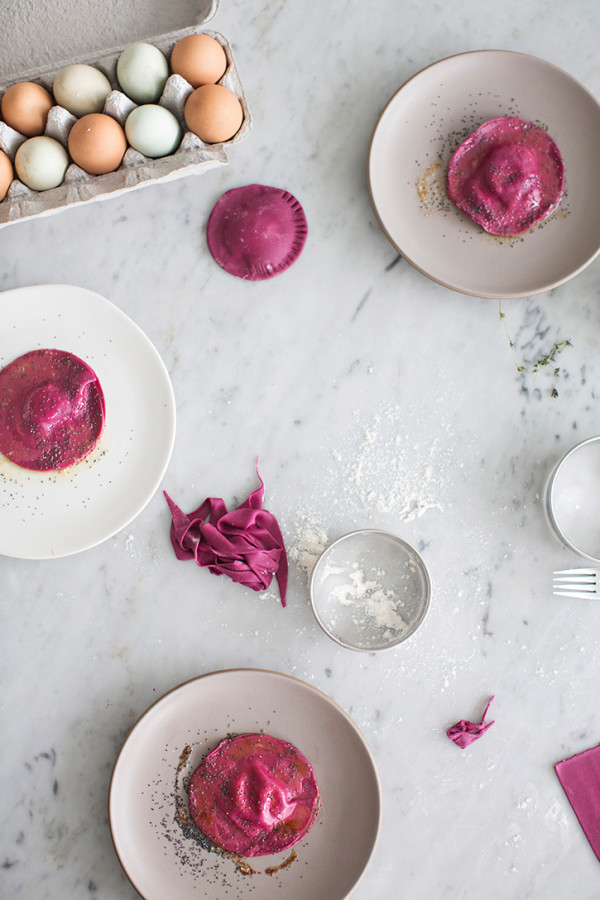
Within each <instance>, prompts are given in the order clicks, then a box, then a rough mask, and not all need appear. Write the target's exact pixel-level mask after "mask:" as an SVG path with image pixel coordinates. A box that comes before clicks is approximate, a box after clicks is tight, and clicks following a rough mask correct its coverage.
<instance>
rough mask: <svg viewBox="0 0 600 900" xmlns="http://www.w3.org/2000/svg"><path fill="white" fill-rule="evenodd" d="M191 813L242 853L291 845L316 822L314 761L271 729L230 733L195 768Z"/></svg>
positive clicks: (209, 833) (217, 839)
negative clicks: (269, 732) (231, 734)
mask: <svg viewBox="0 0 600 900" xmlns="http://www.w3.org/2000/svg"><path fill="white" fill-rule="evenodd" d="M189 800H190V814H191V816H192V818H193V820H194V822H195V823H196V825H197V826H198V828H199V829H200V831H202V833H203V834H205V835H206V837H208V838H209V839H210V840H211V841H212V842H213V843H214V844H215V845H216V846H217V847H220V848H221V849H222V850H226V851H228V852H230V853H235V854H236V855H237V856H250V857H253V856H265V855H268V854H271V853H279V852H280V851H282V850H287V848H288V847H291V846H292V844H295V843H297V841H299V840H301V838H303V837H304V836H305V835H306V834H307V832H308V831H309V829H310V828H311V827H312V825H313V824H314V822H315V820H316V818H317V815H318V812H319V807H320V796H319V789H318V786H317V781H316V779H315V775H314V772H313V769H312V766H311V764H310V763H309V761H308V760H307V759H306V758H305V757H304V756H303V755H302V753H300V751H299V750H298V749H297V748H296V747H294V745H293V744H290V743H289V742H288V741H283V740H280V739H279V738H275V737H271V736H270V735H268V734H239V735H237V736H236V737H231V738H226V739H225V740H223V741H221V743H220V744H219V745H218V747H217V748H216V749H215V750H213V751H212V753H209V754H208V756H207V757H206V759H205V760H204V762H202V763H201V765H200V766H199V767H198V768H197V769H196V771H195V772H194V774H193V775H192V777H191V780H190V785H189Z"/></svg>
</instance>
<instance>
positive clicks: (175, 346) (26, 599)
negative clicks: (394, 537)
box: [0, 0, 600, 900]
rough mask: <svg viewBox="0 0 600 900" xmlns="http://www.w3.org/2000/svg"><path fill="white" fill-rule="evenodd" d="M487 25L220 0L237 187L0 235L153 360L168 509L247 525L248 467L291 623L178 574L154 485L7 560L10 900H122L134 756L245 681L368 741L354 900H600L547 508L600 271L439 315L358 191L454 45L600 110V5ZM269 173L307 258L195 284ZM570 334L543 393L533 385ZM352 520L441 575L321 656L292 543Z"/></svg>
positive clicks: (588, 625)
mask: <svg viewBox="0 0 600 900" xmlns="http://www.w3.org/2000/svg"><path fill="white" fill-rule="evenodd" d="M482 10H483V5H482V4H480V3H477V2H474V0H468V2H466V3H464V2H461V3H458V2H457V0H448V2H447V3H444V4H442V3H430V4H428V6H427V8H426V9H425V8H424V7H423V5H422V4H418V3H416V2H405V3H395V2H392V0H377V2H375V3H373V4H370V5H369V4H365V3H358V2H354V0H352V2H344V3H342V2H341V0H330V2H329V3H327V4H325V5H323V4H307V3H299V2H293V0H281V2H277V3H275V2H269V0H259V2H256V3H254V4H250V5H249V4H245V3H242V2H240V0H221V5H220V9H219V12H218V14H217V16H216V18H215V20H214V22H213V23H212V27H214V28H215V29H216V30H219V31H221V32H223V33H224V34H225V35H226V36H227V38H228V39H229V40H230V41H231V43H232V45H233V48H234V52H235V55H236V62H237V65H238V69H239V72H240V76H241V79H242V82H243V84H244V89H245V91H246V95H247V98H248V102H249V104H250V107H251V109H252V113H253V118H254V126H253V130H252V132H251V134H250V136H249V137H248V139H247V140H246V141H245V142H243V143H241V144H239V145H238V146H236V147H235V148H233V150H232V151H231V153H230V163H229V165H228V166H227V167H224V168H222V169H215V170H213V171H211V172H209V173H207V174H205V175H203V176H200V177H190V178H186V179H183V180H182V181H178V182H173V183H170V184H163V185H155V186H152V187H149V188H145V189H143V190H140V191H136V192H132V193H131V194H130V195H124V196H122V197H119V198H117V199H114V200H109V201H105V202H99V203H93V204H90V205H87V206H84V207H79V208H75V209H72V210H69V211H67V212H64V213H61V214H58V215H55V216H52V217H49V218H47V219H39V220H34V221H29V222H24V223H21V224H16V225H12V226H10V227H8V228H5V229H3V230H2V231H1V232H0V251H1V252H0V256H1V259H2V264H1V265H0V288H2V289H9V288H13V287H18V286H21V285H26V284H35V283H61V282H65V283H72V284H78V285H82V286H84V287H88V288H90V289H92V290H95V291H97V292H99V293H100V294H103V295H104V296H106V297H108V298H109V299H110V300H112V301H113V302H114V303H115V304H117V305H118V306H119V307H121V308H122V309H123V310H124V311H125V312H126V313H127V314H128V315H129V316H131V317H132V318H133V319H134V320H135V321H136V322H137V323H138V324H139V325H140V327H141V328H142V329H144V331H145V332H146V333H147V334H148V335H149V337H150V338H151V340H152V341H153V342H154V344H155V345H156V347H157V349H158V350H159V352H160V353H161V355H162V357H163V359H164V361H165V363H166V365H167V367H168V369H169V372H170V374H171V378H172V381H173V386H174V390H175V395H176V399H177V416H178V424H177V439H176V444H175V449H174V453H173V457H172V460H171V463H170V465H169V467H168V470H167V472H166V475H165V478H164V481H163V484H162V486H161V487H163V488H164V489H166V490H167V491H168V492H169V493H170V494H171V496H172V497H173V498H174V499H175V500H176V501H177V502H178V503H180V504H181V506H182V507H184V508H193V507H194V506H195V505H196V504H197V503H199V502H200V501H201V500H202V499H203V498H204V497H205V496H208V495H212V496H222V497H224V498H225V499H226V501H227V502H228V503H230V504H233V503H236V502H240V501H241V500H242V499H244V498H245V497H246V496H247V495H248V492H249V491H250V490H252V489H253V488H254V487H255V486H256V479H255V472H254V466H255V460H256V459H257V458H258V460H259V467H260V473H261V475H262V477H263V478H264V481H265V485H266V497H265V505H266V506H267V508H269V509H271V510H272V511H273V512H274V513H275V514H276V515H277V517H278V519H279V521H280V524H281V526H282V529H283V531H284V535H285V538H286V542H287V545H288V550H289V551H290V557H291V571H290V591H289V605H288V608H287V609H286V610H282V609H281V608H280V606H279V601H278V597H277V593H276V591H275V590H274V589H273V588H271V589H270V590H269V591H267V592H265V593H264V594H254V593H253V592H251V591H249V590H247V589H244V588H240V587H239V586H237V585H234V584H233V583H231V582H229V581H227V580H225V579H222V578H215V577H213V576H211V575H210V574H209V573H208V572H206V571H200V570H199V569H198V568H197V567H195V566H193V565H192V564H182V563H179V562H177V561H176V559H175V557H174V555H173V553H172V551H171V547H170V543H169V534H168V530H169V516H168V510H167V507H166V504H165V502H164V499H163V497H162V493H161V492H160V491H159V492H158V493H157V494H156V495H155V496H154V497H153V498H152V500H151V501H150V502H149V504H148V505H147V507H146V508H145V509H144V511H143V512H142V513H141V514H140V515H139V516H138V517H137V518H136V519H135V520H134V521H133V522H132V523H131V524H130V525H129V526H128V527H127V528H126V529H124V530H123V531H122V532H119V533H118V534H116V535H114V536H113V537H111V538H109V539H108V540H107V541H105V542H104V543H103V544H101V545H99V546H98V547H96V548H93V549H92V550H89V551H86V552H85V553H82V554H79V555H77V556H73V557H69V558H64V559H58V560H54V561H50V562H36V561H23V560H15V559H8V558H0V585H1V590H0V642H1V647H2V652H1V653H0V679H1V684H2V695H1V700H0V710H1V719H0V721H1V725H0V728H1V734H2V748H3V753H2V760H3V765H2V782H1V784H2V796H3V805H2V845H1V854H0V861H1V864H2V867H1V868H0V895H1V896H2V897H7V898H11V900H32V898H34V897H35V898H36V900H45V898H57V897H74V898H80V897H88V896H89V897H92V898H102V900H132V898H134V897H135V896H137V894H136V892H135V891H134V889H133V888H132V887H131V886H130V884H129V883H128V881H127V879H126V878H125V876H124V875H123V873H122V870H121V868H120V865H119V863H118V860H117V858H116V856H115V854H114V851H113V848H112V844H111V839H110V833H109V829H108V823H107V791H108V785H109V779H110V774H111V769H112V765H113V762H114V759H115V757H116V754H117V752H118V749H119V747H120V745H121V742H122V740H123V738H124V736H125V735H126V733H127V731H128V729H129V727H130V726H131V725H132V724H133V722H134V721H135V720H136V718H137V717H138V716H139V715H140V714H141V713H142V712H143V711H144V710H145V709H146V707H147V706H148V705H149V704H150V703H151V702H152V701H153V700H155V699H156V698H157V697H158V696H160V695H161V694H162V693H164V692H165V691H167V690H169V689H170V688H172V687H173V686H174V685H176V684H178V683H180V682H181V681H183V680H185V679H188V678H191V677H193V676H195V675H198V674H201V673H203V672H208V671H211V670H215V669H220V668H229V667H238V666H240V667H244V666H250V667H264V668H269V669H274V670H278V671H282V672H286V673H289V674H293V675H296V676H298V677H299V678H301V679H304V680H306V681H308V682H310V683H312V684H314V685H316V686H317V687H319V688H321V689H322V690H324V691H325V692H326V693H328V694H329V695H330V696H332V697H333V698H334V699H335V700H336V701H337V702H338V703H339V704H341V706H342V707H344V708H345V709H346V710H347V711H348V712H349V713H350V714H351V715H352V716H353V718H354V720H355V721H356V723H357V724H358V725H359V727H360V728H361V729H362V730H363V732H364V734H365V736H366V738H367V739H368V741H369V743H370V745H371V747H372V749H373V752H374V754H375V757H376V759H377V762H378V765H379V768H380V772H381V777H382V783H383V790H384V821H383V830H382V836H381V840H380V844H379V846H378V848H377V851H376V853H375V856H374V859H373V862H372V864H371V866H370V868H369V869H368V871H367V873H366V874H365V876H364V879H363V881H362V882H361V883H360V885H359V886H358V888H357V889H356V892H355V894H354V895H353V896H355V897H356V900H367V898H374V897H377V898H382V900H393V898H395V897H397V896H398V892H399V890H401V892H402V895H403V896H406V897H409V898H410V900H434V898H435V900H438V898H439V900H446V898H448V900H475V898H478V897H480V896H482V893H483V894H485V896H486V897H490V898H492V897H493V898H498V900H524V898H535V900H554V898H556V900H559V898H563V897H565V896H576V897H577V898H581V900H592V898H596V897H598V896H600V886H599V885H600V881H599V877H600V869H599V868H598V861H597V860H596V858H595V857H594V855H593V853H592V851H591V849H590V847H589V845H588V843H587V841H586V839H585V837H584V835H583V833H582V832H581V829H580V827H579V825H578V823H577V821H576V819H575V817H574V815H573V813H572V811H571V809H570V807H569V805H568V803H567V801H566V798H565V796H564V794H563V792H562V790H561V788H560V785H559V783H558V780H557V779H556V776H555V774H554V770H553V765H554V763H555V762H557V761H559V760H560V759H562V758H564V757H566V756H570V755H572V754H574V753H576V752H579V751H581V750H584V749H586V748H587V747H590V746H593V745H595V744H597V743H598V742H599V741H600V717H599V715H598V713H597V712H596V709H595V706H596V704H595V701H596V694H597V690H596V686H597V684H598V682H599V677H600V652H599V650H600V646H599V635H600V625H599V622H598V617H599V616H600V607H599V606H597V605H594V603H582V602H569V601H566V600H564V599H561V598H556V597H552V595H551V593H550V573H551V571H552V569H554V568H559V567H566V566H571V565H576V564H578V559H577V558H576V557H574V556H573V554H571V553H569V552H568V551H567V550H566V549H564V548H562V547H561V545H560V544H559V543H558V542H557V540H556V539H555V538H554V537H553V535H552V533H551V532H550V530H549V528H548V526H547V524H546V522H545V519H544V515H543V495H544V487H545V483H546V479H547V477H548V474H549V472H550V469H551V468H552V466H553V464H554V463H555V462H556V460H557V459H558V458H559V457H560V455H561V454H562V453H563V452H564V451H565V450H567V449H568V448H569V447H570V446H571V445H572V444H574V443H575V442H577V441H578V440H581V439H583V438H585V437H588V436H591V435H593V434H597V433H598V432H600V410H599V408H598V406H597V397H598V393H599V392H600V355H599V353H598V349H599V342H598V335H599V334H600V306H599V305H598V296H599V294H600V265H599V264H598V262H596V263H594V264H592V265H591V266H590V267H589V268H588V269H586V270H585V271H584V272H583V273H582V274H580V275H579V276H578V277H577V278H576V279H574V280H573V281H571V282H568V283H567V284H565V285H563V286H562V287H560V288H558V289H556V290H555V291H551V292H549V293H547V294H543V295H540V296H537V297H532V298H525V299H522V300H513V301H503V302H502V304H501V305H499V304H498V303H497V302H495V301H490V300H480V299H477V298H473V297H467V296H463V295H460V294H456V293H453V292H450V291H448V290H446V289H445V288H443V287H441V286H439V285H437V284H435V283H433V282H431V281H429V280H428V279H427V278H425V277H424V276H423V275H421V274H419V273H418V272H417V271H415V270H414V269H412V268H411V267H410V266H409V265H408V264H407V263H406V262H405V261H404V260H402V259H399V258H398V256H397V253H396V251H395V250H394V248H393V247H392V246H391V245H390V244H389V243H388V241H387V240H386V238H385V236H384V235H383V233H382V232H381V230H380V228H379V226H378V225H377V221H376V218H375V216H374V213H373V211H372V209H371V206H370V202H369V197H368V192H367V189H366V182H365V167H366V153H367V148H368V143H369V139H370V135H371V131H372V129H373V126H374V124H375V122H376V120H377V116H378V114H379V112H380V111H381V109H382V108H383V106H384V105H385V103H386V102H387V100H388V99H389V97H390V96H391V95H392V94H393V93H394V92H395V91H396V90H397V88H398V87H399V86H400V85H401V84H402V83H403V82H404V81H405V80H406V78H408V77H410V76H411V75H413V74H414V73H416V72H417V71H418V70H419V69H421V68H422V67H423V66H426V65H428V64H430V63H431V62H434V61H435V60H437V59H441V58H443V57H445V56H447V55H450V54H453V53H456V52H460V51H463V50H469V49H480V48H498V49H510V50H519V51H523V52H527V53H533V54H535V55H538V56H542V57H544V58H545V59H547V60H549V61H551V62H553V63H555V64H556V65H558V66H560V67H562V68H564V69H566V70H567V71H569V72H570V73H571V74H572V75H574V76H575V77H576V78H578V79H579V80H580V81H581V82H582V83H583V84H585V86H586V87H587V88H588V89H589V90H590V91H592V92H593V93H595V94H596V95H597V96H598V95H600V68H599V67H598V62H597V59H598V55H597V38H598V34H599V29H600V10H599V8H598V6H597V4H595V3H594V2H585V0H575V2H572V3H570V4H563V5H560V4H552V3H546V2H542V0H520V2H516V0H509V2H507V3H505V4H503V5H502V6H500V7H494V8H493V9H492V8H490V10H489V11H486V12H485V13H484V12H483V11H482ZM255 181H256V182H261V183H265V184H272V185H277V186H281V187H285V188H287V189H288V190H290V191H291V192H292V193H294V194H295V195H296V196H297V197H298V199H299V200H300V201H301V202H302V204H303V206H304V208H305V211H306V214H307V218H308V223H309V237H308V241H307V245H306V248H305V250H304V253H303V254H302V256H301V257H300V259H299V260H298V262H297V263H296V264H295V265H294V266H293V267H292V268H291V269H290V270H289V271H288V272H286V273H285V274H284V275H282V276H280V277H278V278H275V279H272V280H271V281H266V282H262V283H256V284H252V283H245V282H242V281H238V280H236V279H234V278H231V277H230V276H228V275H226V274H225V273H224V272H223V271H221V270H220V269H219V268H218V267H217V266H216V265H215V264H214V262H213V260H212V259H211V257H210V255H209V253H208V251H207V248H206V242H205V223H206V219H207V216H208V214H209V212H210V210H211V209H212V206H213V205H214V203H215V201H216V200H217V198H218V197H219V196H220V195H221V194H222V193H223V192H224V191H225V190H227V189H229V188H232V187H235V186H238V185H242V184H249V183H252V182H255ZM501 314H502V316H501ZM565 340H568V341H570V344H571V345H570V346H566V347H565V349H564V350H563V351H562V352H561V353H560V355H559V357H558V362H557V365H558V367H559V368H560V372H559V373H558V375H557V376H555V375H554V374H553V368H554V367H545V368H543V369H542V370H541V371H540V372H539V373H537V374H536V373H534V372H533V371H532V370H533V368H534V367H535V363H536V362H537V360H538V359H540V358H541V357H542V356H543V355H544V354H545V353H547V352H548V351H549V350H550V348H551V347H552V345H553V344H554V343H555V342H561V341H565ZM511 342H512V344H513V345H514V346H513V348H511ZM520 367H522V369H521V370H520ZM554 392H556V394H557V396H553V393H554ZM358 527H380V528H387V529H389V530H392V531H394V532H395V533H397V534H398V535H399V536H400V537H402V538H404V539H405V540H407V541H409V542H410V543H412V544H413V545H414V546H415V547H417V548H418V549H419V550H420V552H421V554H422V556H423V558H424V560H425V562H426V564H427V566H428V569H429V572H430V575H431V579H432V584H433V594H432V603H431V608H430V611H429V614H428V616H427V618H426V620H425V622H424V624H423V626H422V627H421V628H420V629H419V630H418V632H417V633H416V634H415V635H414V636H413V637H412V638H411V639H410V640H409V641H408V642H407V643H406V644H405V645H401V646H400V648H398V649H397V650H395V651H393V652H389V653H385V654H381V655H377V656H376V655H369V654H367V655H360V656H356V655H354V654H352V653H350V652H349V651H345V650H343V649H341V648H338V647H337V646H335V645H334V644H333V643H331V642H329V641H328V640H327V638H326V637H325V636H324V635H323V634H322V633H321V631H320V630H319V629H318V627H317V625H316V624H315V622H314V620H313V618H312V614H311V612H310V607H309V603H308V591H307V573H308V567H309V563H310V559H311V555H310V542H309V541H308V538H310V536H311V535H312V536H313V537H314V536H315V535H316V536H317V538H319V540H321V541H324V540H332V539H334V538H335V537H338V536H339V535H341V534H342V533H344V532H345V531H347V530H350V529H352V528H358ZM491 694H495V700H494V702H493V704H492V707H491V709H490V713H489V715H490V718H492V719H495V724H494V726H493V727H492V728H491V729H490V730H489V732H488V733H487V734H486V735H485V737H484V738H483V740H481V741H480V742H478V743H476V744H474V745H473V746H472V747H471V748H470V749H467V750H464V751H460V750H458V749H457V748H455V747H454V746H453V745H452V744H451V743H450V741H448V739H447V738H446V737H445V734H444V732H445V729H446V728H447V727H448V726H449V725H450V724H452V723H453V722H455V721H456V720H458V719H460V718H473V719H478V717H479V716H480V715H481V713H482V711H483V708H484V706H485V703H486V702H487V699H488V698H489V696H490V695H491ZM169 900H171V898H169ZM307 900H327V898H307Z"/></svg>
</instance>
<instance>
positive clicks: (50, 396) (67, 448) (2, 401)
mask: <svg viewBox="0 0 600 900" xmlns="http://www.w3.org/2000/svg"><path fill="white" fill-rule="evenodd" d="M103 429H104V394H103V392H102V388H101V386H100V382H99V381H98V378H97V376H96V374H95V372H94V371H93V369H92V368H90V366H88V364H87V363H85V362H84V361H83V360H82V359H79V357H78V356H75V355H74V354H73V353H68V352H66V351H64V350H56V349H52V350H31V351H30V352H29V353H25V354H24V355H23V356H19V357H18V358H17V359H14V360H13V361H12V362H11V363H9V364H8V365H7V366H5V367H4V368H3V369H2V371H0V452H1V453H3V454H4V456H6V457H7V458H8V459H10V460H11V462H13V463H15V464H16V465H18V466H21V467H22V468H24V469H34V470H43V471H51V470H56V469H66V468H68V467H69V466H72V465H73V464H74V463H76V462H79V461H80V460H81V459H83V458H84V457H86V456H87V455H88V454H89V453H90V452H91V451H92V450H93V448H94V447H95V446H96V444H97V443H98V441H99V440H100V437H101V435H102V431H103Z"/></svg>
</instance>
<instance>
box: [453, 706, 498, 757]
mask: <svg viewBox="0 0 600 900" xmlns="http://www.w3.org/2000/svg"><path fill="white" fill-rule="evenodd" d="M494 696H495V694H492V696H491V697H490V699H489V700H488V704H487V706H486V708H485V709H484V711H483V716H482V718H481V723H477V722H469V721H468V720H467V719H461V720H460V722H457V723H456V725H452V726H451V727H450V728H449V729H448V731H447V732H446V734H447V735H448V737H449V738H450V740H451V741H454V743H455V744H456V745H457V746H458V747H460V748H461V749H462V750H464V749H465V747H468V746H469V744H472V743H473V741H477V740H478V739H479V738H480V737H481V736H482V735H483V734H485V732H486V731H487V730H488V728H490V727H491V726H492V725H493V724H494V720H492V721H491V722H488V723H487V724H486V721H485V717H486V715H487V711H488V709H489V708H490V703H491V702H492V700H493V699H494Z"/></svg>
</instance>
